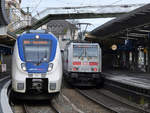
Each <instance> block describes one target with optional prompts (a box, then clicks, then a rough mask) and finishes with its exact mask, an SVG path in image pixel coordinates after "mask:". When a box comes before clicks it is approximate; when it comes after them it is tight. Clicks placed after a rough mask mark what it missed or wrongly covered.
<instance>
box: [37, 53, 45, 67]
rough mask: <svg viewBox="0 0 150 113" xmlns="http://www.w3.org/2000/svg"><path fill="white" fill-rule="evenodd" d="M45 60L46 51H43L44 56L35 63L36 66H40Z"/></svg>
mask: <svg viewBox="0 0 150 113" xmlns="http://www.w3.org/2000/svg"><path fill="white" fill-rule="evenodd" d="M45 59H46V60H47V51H45V55H44V57H42V58H41V59H40V60H39V62H37V65H40V64H41V63H42V62H43V61H46V60H45Z"/></svg>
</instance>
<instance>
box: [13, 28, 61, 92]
mask: <svg viewBox="0 0 150 113" xmlns="http://www.w3.org/2000/svg"><path fill="white" fill-rule="evenodd" d="M61 83H62V59H61V52H60V48H59V43H58V40H57V39H56V37H55V36H54V35H52V34H48V33H45V32H44V31H42V32H41V31H40V32H39V31H31V32H29V33H25V34H22V35H20V36H19V37H18V38H17V40H16V43H15V46H14V51H13V58H12V90H13V92H14V93H15V94H17V95H19V94H29V95H32V94H33V95H35V94H41V93H47V94H53V95H54V94H58V93H59V92H60V89H61Z"/></svg>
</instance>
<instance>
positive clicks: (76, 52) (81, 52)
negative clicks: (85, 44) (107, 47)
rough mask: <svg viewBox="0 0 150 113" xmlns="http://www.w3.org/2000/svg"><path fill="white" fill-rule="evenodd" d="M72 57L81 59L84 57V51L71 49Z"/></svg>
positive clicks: (77, 48)
mask: <svg viewBox="0 0 150 113" xmlns="http://www.w3.org/2000/svg"><path fill="white" fill-rule="evenodd" d="M73 56H74V57H82V56H85V49H84V48H80V47H74V48H73Z"/></svg>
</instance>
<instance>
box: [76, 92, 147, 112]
mask: <svg viewBox="0 0 150 113" xmlns="http://www.w3.org/2000/svg"><path fill="white" fill-rule="evenodd" d="M76 90H77V91H78V92H79V93H81V94H82V95H84V96H85V97H87V98H88V99H90V100H92V101H94V102H95V103H97V104H99V105H101V106H103V107H105V108H107V109H108V110H110V111H111V112H113V113H150V112H149V111H148V110H145V109H142V108H139V107H137V106H134V105H131V104H129V103H127V102H122V101H121V100H119V99H116V98H113V96H109V95H107V94H105V93H102V92H100V91H98V90H97V89H90V90H80V89H76Z"/></svg>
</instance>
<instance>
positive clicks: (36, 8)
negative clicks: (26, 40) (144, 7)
mask: <svg viewBox="0 0 150 113" xmlns="http://www.w3.org/2000/svg"><path fill="white" fill-rule="evenodd" d="M143 3H144V4H146V3H150V0H22V3H21V8H22V9H23V10H25V9H26V7H30V12H32V14H33V15H35V14H36V13H37V12H40V11H42V10H44V9H45V8H48V7H71V6H87V5H88V6H89V5H90V6H97V5H121V4H143ZM111 19H113V18H105V19H104V18H101V19H80V20H78V21H79V22H85V23H91V24H92V25H91V26H89V27H88V30H89V31H91V30H93V29H95V28H96V27H98V26H100V25H102V24H104V23H105V22H107V21H110V20H111ZM82 29H84V26H83V28H82Z"/></svg>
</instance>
